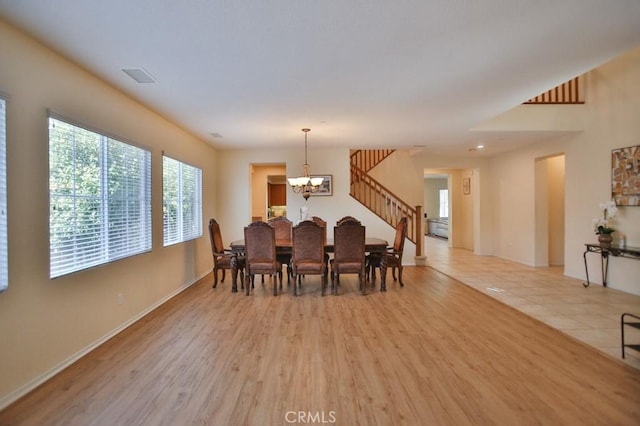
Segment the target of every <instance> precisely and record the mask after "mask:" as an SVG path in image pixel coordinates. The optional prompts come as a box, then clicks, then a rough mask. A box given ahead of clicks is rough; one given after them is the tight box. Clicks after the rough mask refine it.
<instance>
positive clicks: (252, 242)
mask: <svg viewBox="0 0 640 426" xmlns="http://www.w3.org/2000/svg"><path fill="white" fill-rule="evenodd" d="M244 249H245V256H246V265H245V271H246V272H245V274H244V278H245V286H244V287H245V292H246V295H247V296H248V295H249V292H250V289H251V287H252V286H251V283H250V282H249V281H250V280H251V281H252V280H253V276H254V275H256V274H258V275H270V276H271V277H272V281H273V295H274V296H277V295H278V279H280V286H282V264H281V263H280V262H278V259H277V258H276V232H275V229H274V228H273V227H272V226H271V225H269V224H268V223H266V222H262V221H257V222H252V223H250V224H249V225H248V226H245V228H244Z"/></svg>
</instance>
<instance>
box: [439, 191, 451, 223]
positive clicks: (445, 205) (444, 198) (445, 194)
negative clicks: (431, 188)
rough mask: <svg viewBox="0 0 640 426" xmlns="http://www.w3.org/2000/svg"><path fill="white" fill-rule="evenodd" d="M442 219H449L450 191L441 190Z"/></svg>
mask: <svg viewBox="0 0 640 426" xmlns="http://www.w3.org/2000/svg"><path fill="white" fill-rule="evenodd" d="M439 213H440V217H449V190H448V189H441V190H440V211H439Z"/></svg>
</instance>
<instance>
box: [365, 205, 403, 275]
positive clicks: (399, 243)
mask: <svg viewBox="0 0 640 426" xmlns="http://www.w3.org/2000/svg"><path fill="white" fill-rule="evenodd" d="M406 239H407V218H406V217H402V218H401V219H400V220H399V221H398V223H397V224H396V235H395V238H394V240H393V247H391V248H389V250H388V251H387V253H386V257H387V269H388V268H391V275H392V276H393V280H394V281H396V270H397V271H398V278H397V281H399V282H400V286H404V282H403V281H402V253H403V252H404V242H405V240H406ZM375 268H380V255H375V254H370V255H368V256H367V278H369V277H371V279H372V282H373V281H375V279H376V270H375Z"/></svg>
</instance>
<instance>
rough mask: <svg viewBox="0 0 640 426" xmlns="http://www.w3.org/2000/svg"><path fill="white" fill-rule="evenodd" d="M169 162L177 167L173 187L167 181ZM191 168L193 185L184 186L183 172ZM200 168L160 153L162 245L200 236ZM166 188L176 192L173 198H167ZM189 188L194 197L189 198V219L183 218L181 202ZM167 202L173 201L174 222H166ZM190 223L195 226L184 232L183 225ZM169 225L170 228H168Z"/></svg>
mask: <svg viewBox="0 0 640 426" xmlns="http://www.w3.org/2000/svg"><path fill="white" fill-rule="evenodd" d="M168 163H170V164H171V165H173V166H176V167H177V170H175V172H176V173H177V182H175V186H174V187H173V188H168V187H167V185H169V183H170V182H168V179H167V177H168V176H167V175H168V173H169V172H170V170H168V168H167V166H168ZM189 170H192V171H193V172H194V179H195V180H194V182H193V184H194V185H193V187H190V188H186V187H185V172H188V171H189ZM202 175H203V171H202V168H200V167H197V166H195V165H193V164H189V163H186V162H184V161H182V160H178V159H177V158H175V157H172V156H170V155H167V154H166V153H165V152H163V153H162V245H163V247H169V246H172V245H175V244H180V243H184V242H187V241H192V240H195V239H198V238H200V237H202V235H203V224H202V218H203V215H202ZM168 189H173V190H174V191H175V193H176V196H175V197H174V198H171V199H168V197H167V193H168V192H169V191H168ZM187 189H189V190H191V191H192V193H193V195H194V196H195V199H191V202H192V204H193V205H194V206H195V207H194V208H193V209H192V214H195V217H192V218H191V219H190V220H189V221H187V220H186V218H185V216H186V215H185V213H186V212H185V208H186V206H185V205H184V204H183V203H184V201H185V191H186V190H187ZM168 202H173V203H175V223H168V221H169V220H170V217H169V213H168V210H169V209H168ZM188 225H191V227H192V228H193V227H195V228H193V229H192V231H190V232H185V226H188ZM169 227H171V229H169Z"/></svg>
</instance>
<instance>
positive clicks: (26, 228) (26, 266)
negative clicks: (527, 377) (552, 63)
mask: <svg viewBox="0 0 640 426" xmlns="http://www.w3.org/2000/svg"><path fill="white" fill-rule="evenodd" d="M0 40H2V43H0V64H2V66H0V91H2V92H5V93H8V94H9V95H10V99H9V102H8V108H7V111H8V133H7V137H8V149H7V158H8V204H9V214H8V218H9V255H10V258H9V290H8V291H7V292H5V293H2V294H0V341H1V342H2V351H0V406H2V405H3V404H4V403H6V402H7V401H10V400H11V399H12V398H15V397H16V396H18V395H19V394H20V393H21V392H22V391H24V390H28V389H29V387H30V386H31V385H33V384H35V383H37V382H38V381H39V380H41V379H43V378H46V376H47V375H49V374H52V373H54V372H55V371H56V370H57V369H59V368H61V367H63V366H64V365H65V363H67V362H69V361H71V360H73V359H74V358H75V357H77V356H79V355H82V354H83V353H84V351H86V350H87V349H90V348H91V347H92V346H93V345H95V344H98V343H100V342H101V341H102V340H103V339H105V338H107V337H108V336H109V335H111V333H114V332H116V331H118V330H119V329H120V328H121V327H123V326H125V325H127V324H129V323H130V322H131V321H133V320H135V319H136V318H138V317H139V316H141V315H143V314H144V313H145V312H147V311H149V310H150V309H152V308H153V307H154V306H156V305H157V304H159V303H162V302H163V301H164V300H166V299H167V298H169V297H171V296H172V295H173V294H175V293H176V292H179V291H180V290H181V289H182V288H184V287H185V286H187V285H189V284H190V283H192V282H194V281H195V280H196V279H197V278H198V277H200V276H203V275H204V274H206V273H207V272H209V268H210V267H211V260H210V252H209V250H210V249H209V242H208V240H207V238H206V236H203V237H202V238H199V239H197V240H195V241H192V242H189V243H186V244H178V245H175V246H171V247H168V248H163V247H162V214H161V211H162V208H161V194H162V188H161V185H162V182H161V172H160V171H161V165H162V163H161V162H162V151H163V150H164V151H166V152H167V154H169V155H171V156H173V157H175V158H178V159H181V160H184V161H186V162H188V163H190V164H194V165H196V166H198V167H202V169H203V190H204V210H203V215H204V219H205V222H206V220H207V219H208V218H209V217H218V218H219V221H220V223H221V225H222V226H223V235H224V236H225V239H226V240H227V241H226V242H228V241H230V240H232V239H238V238H242V229H243V227H244V226H245V225H246V224H247V223H248V222H249V221H250V217H251V202H252V201H251V195H250V191H248V190H247V188H249V187H250V179H251V176H250V174H251V172H250V167H249V166H250V164H257V163H284V164H286V169H287V170H290V171H291V170H293V171H295V170H300V168H301V166H302V163H303V159H304V153H303V150H302V149H300V152H297V151H295V150H277V149H264V150H244V151H234V150H231V151H221V152H216V151H215V150H213V149H211V148H210V147H209V146H208V145H206V144H205V143H203V142H201V141H199V140H198V139H197V138H195V137H193V136H192V135H190V134H188V133H186V132H184V131H183V130H181V129H180V128H178V127H176V126H175V125H173V124H171V123H170V122H168V121H166V120H164V119H163V118H162V117H160V116H158V115H157V114H155V113H153V112H151V111H150V110H148V109H146V108H144V107H143V106H141V105H140V104H138V103H136V102H135V101H133V100H131V99H130V98H128V97H126V96H124V95H123V94H122V93H121V92H118V91H116V90H114V89H113V88H111V87H110V86H108V85H105V84H104V83H103V82H102V81H100V80H99V79H97V78H96V77H94V76H93V75H91V74H88V73H87V72H85V71H83V70H82V69H80V68H78V67H76V66H75V65H74V64H72V63H70V62H68V61H66V60H64V59H63V58H61V57H60V56H58V55H56V54H55V53H53V52H51V51H49V50H47V49H45V48H43V47H42V46H40V45H39V44H37V43H35V42H33V41H32V40H31V39H29V38H27V37H25V36H24V35H22V34H21V33H19V32H16V31H15V30H13V29H12V28H11V27H9V26H7V25H6V24H4V23H3V22H1V21H0ZM159 84H161V83H159ZM157 90H169V89H168V88H163V87H162V86H161V85H160V86H158V87H157ZM586 93H587V104H586V105H585V106H584V108H581V109H582V110H583V113H584V116H583V121H580V125H582V124H584V131H583V132H581V133H574V134H570V135H567V136H565V137H562V138H557V139H555V140H547V141H540V142H539V143H537V144H533V145H531V146H528V147H525V148H522V149H519V150H517V151H515V152H510V153H507V154H504V155H501V156H499V157H496V158H492V159H487V158H481V157H479V158H456V159H454V158H446V157H440V156H437V155H434V153H431V152H427V151H425V152H424V153H423V154H415V155H410V156H408V157H407V158H406V161H407V164H410V166H405V165H403V164H401V163H396V164H391V163H389V164H388V166H389V167H390V168H391V169H392V170H396V171H397V170H402V173H396V175H397V179H395V180H393V181H391V182H389V187H390V188H391V189H392V190H394V191H395V190H398V192H402V191H405V190H406V191H408V192H407V194H406V197H407V198H408V199H409V200H410V201H413V203H414V204H415V205H418V204H421V203H422V200H421V198H422V183H423V173H422V171H423V170H424V169H427V168H428V169H433V168H449V169H456V170H458V171H457V172H456V173H454V177H453V179H452V181H451V185H452V188H453V190H452V192H453V194H452V197H454V199H455V200H457V201H455V202H456V203H458V202H459V203H462V204H463V205H465V203H471V204H472V208H471V209H465V211H472V212H473V213H472V216H473V218H472V220H471V221H472V222H473V249H474V251H475V252H476V253H478V254H492V255H496V256H499V257H503V258H507V259H512V260H515V261H518V262H521V263H525V264H533V263H534V259H535V244H536V238H535V205H536V201H535V186H536V183H535V182H536V180H535V161H536V159H539V158H544V157H549V156H553V155H557V154H559V153H565V156H566V157H565V158H566V162H565V173H566V178H565V201H564V206H565V213H566V217H567V218H570V219H568V220H567V221H566V224H565V247H564V257H565V273H566V274H567V275H569V276H573V277H578V278H583V277H584V268H583V265H582V252H583V251H584V243H585V242H591V241H595V236H594V234H593V232H592V228H591V220H592V219H593V218H594V217H596V216H597V215H598V214H599V209H598V204H599V203H600V202H602V201H605V200H607V199H609V198H610V152H611V149H613V148H617V147H624V146H631V145H636V144H638V143H639V142H638V134H640V120H638V116H639V113H640V50H636V51H634V52H630V53H629V54H627V55H625V56H623V57H621V58H619V59H616V60H615V61H612V62H611V63H609V64H606V65H604V66H602V67H600V68H598V69H597V70H595V71H593V72H591V73H589V74H588V75H587V82H586ZM46 108H51V109H52V110H54V111H55V112H57V113H59V114H62V115H65V116H68V117H71V118H73V119H75V120H78V121H81V122H84V123H87V124H88V125H91V126H92V127H95V128H99V129H103V130H105V131H108V132H110V133H114V134H117V135H120V136H122V137H124V138H126V139H128V140H131V141H135V142H137V143H139V144H142V145H145V146H147V147H148V148H150V149H151V151H152V162H153V163H152V167H153V182H152V185H153V192H152V195H153V251H152V252H151V253H147V254H143V255H139V256H136V257H133V258H129V259H124V260H121V261H117V262H113V263H111V264H109V265H104V266H101V267H97V268H94V269H91V270H87V271H83V272H79V273H76V274H71V275H69V276H66V277H62V278H59V279H56V280H50V279H48V188H47V182H48V173H47V168H48V165H47V125H46ZM540 111H544V109H542V110H540ZM529 113H530V114H533V115H535V114H536V113H535V112H533V111H532V110H531V109H529ZM545 117H546V118H545V120H549V121H551V122H552V121H553V114H551V115H549V114H548V113H545ZM534 121H535V119H534ZM571 124H572V126H566V127H571V130H574V128H575V127H576V126H575V124H576V121H575V120H572V121H571ZM309 163H310V165H311V169H312V170H311V171H312V173H313V174H331V175H333V182H334V193H333V196H330V197H311V198H310V199H309V200H308V201H304V200H303V199H302V197H301V196H300V195H298V194H294V193H293V192H292V191H291V190H290V189H288V193H287V203H288V206H287V207H288V217H289V218H290V219H291V220H293V221H297V220H298V219H299V209H300V207H301V206H303V205H304V206H307V207H308V208H309V215H317V216H321V217H323V218H325V219H326V220H327V221H328V223H329V224H332V223H335V221H336V220H338V219H339V218H340V217H342V216H344V215H347V214H349V215H353V216H356V217H359V218H360V219H361V220H362V222H363V223H364V224H365V225H366V226H367V234H368V235H371V236H380V237H383V238H386V239H388V240H392V239H393V229H391V228H390V227H388V226H387V225H385V224H383V223H382V222H381V221H380V220H379V219H377V218H376V217H375V216H374V215H373V214H371V213H370V212H369V211H368V210H367V209H366V208H364V207H362V206H361V205H360V204H359V203H357V202H356V201H355V200H353V199H352V198H351V197H350V196H349V150H348V149H347V148H345V149H341V148H340V149H329V148H322V147H313V148H310V149H309ZM294 174H297V173H294ZM228 176H233V179H224V180H222V179H219V178H218V177H228ZM463 176H472V196H471V197H468V198H464V197H462V196H461V195H460V192H461V187H462V180H461V179H462V178H463ZM456 188H457V189H456ZM218 200H219V202H220V204H219V205H218V204H217V201H218ZM620 210H621V211H620V215H619V218H618V222H617V225H616V226H617V227H618V229H621V230H623V231H624V232H625V233H626V234H627V241H628V244H629V245H632V246H633V245H635V246H640V208H623V209H620ZM469 221H470V220H469V218H468V217H465V218H463V219H462V220H461V223H467V222H469ZM457 223H458V221H457V219H455V221H454V223H453V226H454V229H455V227H456V226H458V225H457ZM465 226H466V225H465ZM461 244H462V245H466V244H468V243H465V242H462V243H461ZM414 254H415V247H414V246H413V245H412V244H407V247H406V252H405V263H407V264H411V263H413V260H414ZM590 265H591V268H593V270H595V268H596V266H598V265H597V264H596V258H595V257H594V258H593V259H590ZM637 268H638V263H637V262H633V261H629V260H625V259H612V264H611V268H610V276H609V279H610V285H611V287H614V288H618V289H621V290H624V291H629V292H633V293H636V294H640V288H639V287H638V283H637V278H636V277H637V271H638V270H637ZM592 277H594V278H595V279H596V280H597V279H598V274H597V273H592ZM119 293H122V294H123V295H124V303H123V304H121V305H119V304H117V295H118V294H119Z"/></svg>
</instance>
